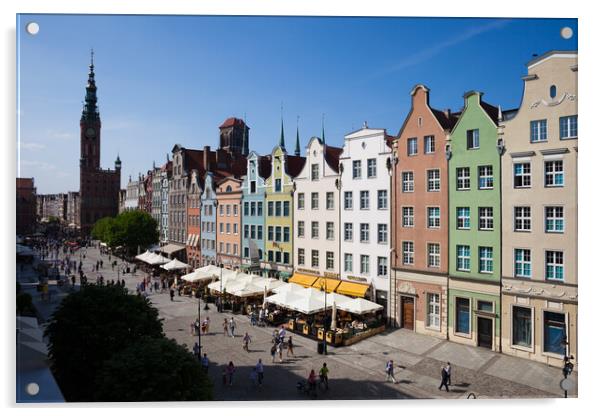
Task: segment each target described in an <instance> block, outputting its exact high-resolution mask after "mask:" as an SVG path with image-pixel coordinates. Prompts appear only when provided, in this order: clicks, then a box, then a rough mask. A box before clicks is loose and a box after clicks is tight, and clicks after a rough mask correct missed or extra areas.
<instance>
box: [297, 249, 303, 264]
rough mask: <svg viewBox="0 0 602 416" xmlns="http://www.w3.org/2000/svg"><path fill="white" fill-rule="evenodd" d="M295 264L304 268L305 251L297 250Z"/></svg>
mask: <svg viewBox="0 0 602 416" xmlns="http://www.w3.org/2000/svg"><path fill="white" fill-rule="evenodd" d="M297 262H298V263H299V266H305V249H304V248H299V249H297Z"/></svg>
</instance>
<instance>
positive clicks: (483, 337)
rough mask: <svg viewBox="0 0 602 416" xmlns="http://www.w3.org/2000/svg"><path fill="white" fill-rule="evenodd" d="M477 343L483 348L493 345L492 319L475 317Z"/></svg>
mask: <svg viewBox="0 0 602 416" xmlns="http://www.w3.org/2000/svg"><path fill="white" fill-rule="evenodd" d="M477 345H478V346H479V347H483V348H489V349H491V347H492V346H493V320H491V319H490V318H482V317H480V316H479V317H478V319H477Z"/></svg>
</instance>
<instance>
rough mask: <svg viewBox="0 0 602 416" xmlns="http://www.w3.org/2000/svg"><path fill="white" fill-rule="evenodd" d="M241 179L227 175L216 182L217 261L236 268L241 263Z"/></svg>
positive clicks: (230, 267)
mask: <svg viewBox="0 0 602 416" xmlns="http://www.w3.org/2000/svg"><path fill="white" fill-rule="evenodd" d="M241 185H242V181H241V180H240V179H236V178H234V177H227V178H224V179H222V180H221V181H219V182H218V183H217V189H216V197H217V216H216V218H217V229H216V234H217V244H216V251H217V262H218V264H219V263H222V264H223V265H224V267H225V268H227V269H232V270H237V269H240V264H241V251H242V248H241V235H242V231H241V227H242V212H241V201H242V188H241Z"/></svg>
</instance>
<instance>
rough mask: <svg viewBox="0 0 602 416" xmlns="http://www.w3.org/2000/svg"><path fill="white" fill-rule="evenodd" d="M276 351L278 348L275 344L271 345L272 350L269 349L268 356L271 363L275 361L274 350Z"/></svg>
mask: <svg viewBox="0 0 602 416" xmlns="http://www.w3.org/2000/svg"><path fill="white" fill-rule="evenodd" d="M277 349H278V347H277V346H276V343H273V344H272V348H271V349H270V355H271V356H272V363H273V362H274V361H276V350H277Z"/></svg>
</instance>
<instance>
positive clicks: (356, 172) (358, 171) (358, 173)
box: [353, 160, 362, 179]
mask: <svg viewBox="0 0 602 416" xmlns="http://www.w3.org/2000/svg"><path fill="white" fill-rule="evenodd" d="M361 177H362V161H361V160H354V161H353V179H361Z"/></svg>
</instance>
